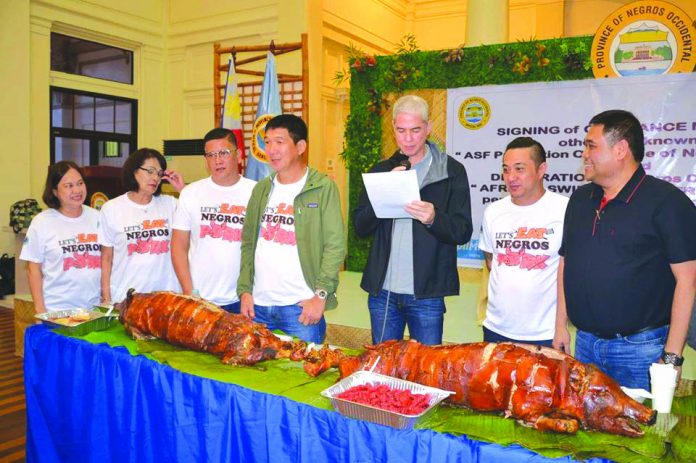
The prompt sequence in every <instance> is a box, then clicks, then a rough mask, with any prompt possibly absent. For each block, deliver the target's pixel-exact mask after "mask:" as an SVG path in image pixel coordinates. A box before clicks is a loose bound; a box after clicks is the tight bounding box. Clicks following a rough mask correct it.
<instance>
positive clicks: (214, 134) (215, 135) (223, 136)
mask: <svg viewBox="0 0 696 463" xmlns="http://www.w3.org/2000/svg"><path fill="white" fill-rule="evenodd" d="M210 140H227V141H229V142H230V143H232V144H233V145H234V147H235V148H238V146H237V137H235V136H234V132H232V131H231V130H230V129H223V128H221V127H216V128H214V129H213V130H211V131H210V132H208V133H206V134H205V137H203V142H204V143H208V142H209V141H210Z"/></svg>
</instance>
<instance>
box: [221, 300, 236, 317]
mask: <svg viewBox="0 0 696 463" xmlns="http://www.w3.org/2000/svg"><path fill="white" fill-rule="evenodd" d="M240 306H241V303H240V302H239V301H237V302H233V303H232V304H225V305H221V306H220V308H221V309H222V310H224V311H226V312H229V313H236V314H239V313H241V309H240Z"/></svg>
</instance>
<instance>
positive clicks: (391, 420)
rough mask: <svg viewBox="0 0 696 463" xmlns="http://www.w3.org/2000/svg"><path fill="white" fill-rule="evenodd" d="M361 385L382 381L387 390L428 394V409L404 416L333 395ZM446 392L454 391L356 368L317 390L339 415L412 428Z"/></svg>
mask: <svg viewBox="0 0 696 463" xmlns="http://www.w3.org/2000/svg"><path fill="white" fill-rule="evenodd" d="M363 384H370V385H380V384H386V385H387V386H389V387H390V388H391V389H397V390H405V389H406V390H409V391H411V393H413V394H429V395H430V401H429V404H428V408H426V409H425V410H423V411H422V412H421V413H419V414H417V415H404V414H401V413H396V412H391V411H388V410H382V409H381V408H376V407H372V406H370V405H364V404H359V403H355V402H350V401H348V400H344V399H339V398H338V397H336V396H337V395H339V394H341V393H342V392H344V391H346V390H347V389H350V388H351V387H353V386H360V385H363ZM450 394H454V393H453V392H450V391H445V390H442V389H437V388H434V387H429V386H423V385H422V384H418V383H413V382H411V381H406V380H403V379H398V378H394V377H391V376H385V375H380V374H377V373H373V372H371V371H357V372H355V373H353V374H352V375H350V376H348V377H347V378H344V379H342V380H341V381H339V382H338V383H336V384H334V385H333V386H331V387H329V388H327V389H324V390H323V391H321V395H323V396H324V397H327V398H328V399H329V400H330V401H331V405H332V406H333V408H334V410H336V411H337V412H338V413H340V414H341V415H343V416H347V417H349V418H354V419H358V420H364V421H370V422H372V423H377V424H383V425H385V426H391V427H392V428H397V429H412V428H413V426H414V425H415V424H416V422H418V420H419V419H421V418H422V417H424V416H425V415H426V414H428V413H429V412H431V411H432V410H433V409H434V408H435V407H436V406H437V405H438V404H439V403H440V402H442V401H443V400H445V399H446V398H447V397H448V396H449V395H450Z"/></svg>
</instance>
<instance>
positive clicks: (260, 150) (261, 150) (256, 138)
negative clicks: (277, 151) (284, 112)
mask: <svg viewBox="0 0 696 463" xmlns="http://www.w3.org/2000/svg"><path fill="white" fill-rule="evenodd" d="M274 117H275V115H274V114H264V115H262V116H259V117H258V118H257V119H256V121H255V122H254V127H253V129H252V131H251V154H252V155H253V156H254V157H255V158H256V159H257V160H258V161H259V162H264V163H268V155H267V154H266V142H265V141H264V137H265V136H266V124H268V121H270V120H271V119H273V118H274Z"/></svg>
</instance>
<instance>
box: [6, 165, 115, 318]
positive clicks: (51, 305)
mask: <svg viewBox="0 0 696 463" xmlns="http://www.w3.org/2000/svg"><path fill="white" fill-rule="evenodd" d="M86 197H87V187H86V186H85V181H84V179H83V177H82V171H81V170H80V168H79V167H78V166H77V164H75V163H74V162H72V161H60V162H58V163H56V164H53V165H51V166H49V168H48V175H47V176H46V186H45V187H44V192H43V197H42V198H43V201H44V203H46V205H47V206H48V209H47V210H45V211H43V212H41V213H40V214H38V215H37V216H36V217H34V219H33V220H32V221H31V225H30V226H29V230H28V231H27V237H26V239H25V240H24V246H22V252H21V253H20V256H19V258H20V259H21V260H24V261H26V262H27V275H28V277H29V290H30V291H31V298H32V300H33V301H34V309H35V310H36V313H43V312H46V311H56V310H66V309H76V308H91V307H92V306H93V305H94V304H96V303H98V302H99V276H100V273H101V271H100V265H99V264H100V254H101V252H100V246H99V243H98V241H97V226H98V221H99V213H98V212H97V211H96V210H94V209H92V208H91V207H88V206H85V205H83V204H82V203H83V202H84V201H85V198H86Z"/></svg>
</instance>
